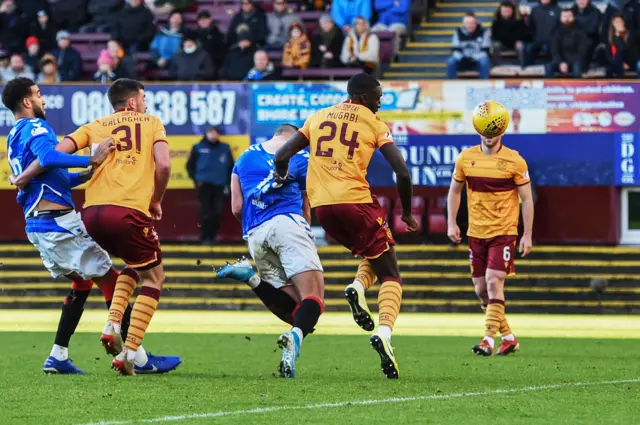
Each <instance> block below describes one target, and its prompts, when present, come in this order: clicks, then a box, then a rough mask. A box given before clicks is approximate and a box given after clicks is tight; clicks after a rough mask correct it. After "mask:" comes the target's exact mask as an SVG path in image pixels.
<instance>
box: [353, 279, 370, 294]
mask: <svg viewBox="0 0 640 425" xmlns="http://www.w3.org/2000/svg"><path fill="white" fill-rule="evenodd" d="M351 285H352V286H354V287H355V288H356V289H361V290H362V292H364V291H366V289H364V285H363V284H362V282H360V281H359V280H358V279H355V280H354V281H353V283H352V284H351Z"/></svg>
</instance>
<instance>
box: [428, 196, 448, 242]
mask: <svg viewBox="0 0 640 425" xmlns="http://www.w3.org/2000/svg"><path fill="white" fill-rule="evenodd" d="M446 206H447V197H446V196H440V197H438V198H431V199H429V206H428V208H427V230H428V232H429V234H430V235H441V234H445V235H446V234H447V217H446V215H445V214H446Z"/></svg>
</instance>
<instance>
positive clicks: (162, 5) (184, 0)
mask: <svg viewBox="0 0 640 425" xmlns="http://www.w3.org/2000/svg"><path fill="white" fill-rule="evenodd" d="M144 3H145V5H146V6H147V7H148V8H149V10H151V13H153V14H154V15H168V14H169V13H172V12H173V11H174V10H180V11H183V10H185V9H187V8H188V7H189V4H190V3H191V1H190V0H144Z"/></svg>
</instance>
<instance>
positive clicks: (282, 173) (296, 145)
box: [273, 132, 309, 183]
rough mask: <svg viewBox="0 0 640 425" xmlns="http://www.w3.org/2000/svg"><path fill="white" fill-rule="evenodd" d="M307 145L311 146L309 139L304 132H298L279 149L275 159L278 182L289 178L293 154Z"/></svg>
mask: <svg viewBox="0 0 640 425" xmlns="http://www.w3.org/2000/svg"><path fill="white" fill-rule="evenodd" d="M307 146H309V139H307V138H306V137H305V135H304V134H302V133H300V132H296V133H295V134H294V135H293V136H291V138H290V139H289V140H287V143H285V144H284V146H282V147H281V148H280V149H278V152H276V156H275V158H274V160H273V162H274V164H275V166H276V175H275V180H276V182H278V183H284V182H285V181H286V180H287V177H288V176H289V160H290V159H291V157H293V155H295V154H296V153H298V152H300V151H301V150H302V149H304V148H306V147H307Z"/></svg>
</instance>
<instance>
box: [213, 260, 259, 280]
mask: <svg viewBox="0 0 640 425" xmlns="http://www.w3.org/2000/svg"><path fill="white" fill-rule="evenodd" d="M253 275H255V272H254V271H253V267H252V266H251V262H250V261H249V260H248V259H247V258H245V257H242V258H240V259H239V260H238V261H236V262H235V263H233V264H228V263H227V265H226V266H224V267H223V268H221V269H220V270H218V272H217V273H216V278H217V279H223V278H228V279H233V280H237V281H238V282H244V283H247V282H248V281H249V279H251V277H252V276H253Z"/></svg>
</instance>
